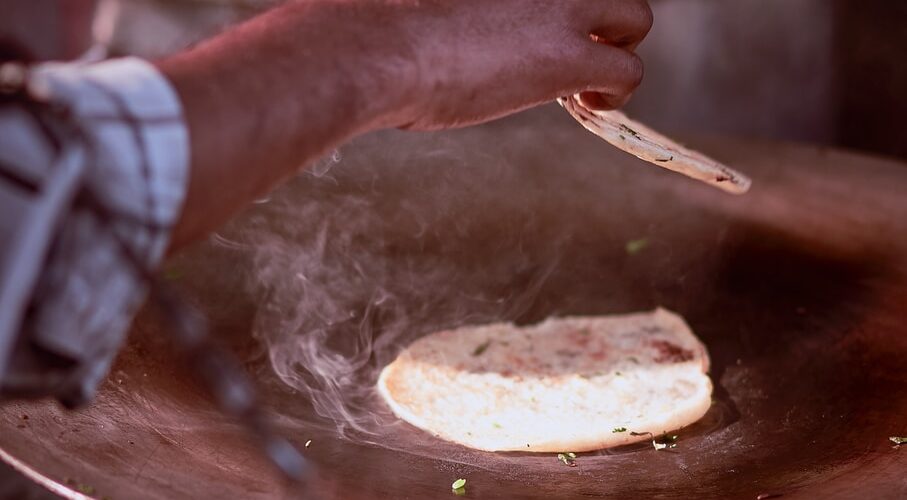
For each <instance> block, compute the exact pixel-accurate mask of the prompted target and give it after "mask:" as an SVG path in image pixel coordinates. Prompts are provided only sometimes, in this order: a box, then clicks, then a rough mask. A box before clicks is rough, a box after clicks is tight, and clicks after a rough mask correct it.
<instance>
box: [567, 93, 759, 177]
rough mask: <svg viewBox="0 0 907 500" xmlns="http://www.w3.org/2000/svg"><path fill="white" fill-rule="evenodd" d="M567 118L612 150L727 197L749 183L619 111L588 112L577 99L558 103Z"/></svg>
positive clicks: (718, 164)
mask: <svg viewBox="0 0 907 500" xmlns="http://www.w3.org/2000/svg"><path fill="white" fill-rule="evenodd" d="M558 102H559V103H560V104H561V106H563V107H564V109H566V110H567V112H569V113H570V115H572V116H573V118H575V119H576V120H577V121H578V122H580V123H581V124H582V125H583V127H585V128H586V130H588V131H590V132H592V133H593V134H595V135H597V136H599V137H601V138H602V139H604V140H605V141H607V142H608V143H609V144H611V145H612V146H614V147H616V148H618V149H620V150H623V151H626V152H627V153H630V154H632V155H633V156H636V157H637V158H639V159H641V160H645V161H647V162H649V163H652V164H654V165H658V166H659V167H662V168H666V169H668V170H673V171H675V172H677V173H680V174H683V175H686V176H687V177H692V178H693V179H697V180H700V181H702V182H705V183H706V184H710V185H712V186H715V187H718V188H720V189H723V190H725V191H727V192H729V193H734V194H743V193H745V192H746V191H747V190H749V188H750V183H751V181H750V179H749V178H748V177H746V176H745V175H743V174H741V173H740V172H737V171H735V170H733V169H731V168H730V167H728V166H726V165H722V164H721V163H719V162H717V161H715V160H713V159H711V158H709V157H708V156H705V155H703V154H702V153H699V152H697V151H693V150H692V149H689V148H686V147H684V146H681V145H680V144H678V143H676V142H675V141H673V140H671V139H669V138H667V137H665V136H663V135H661V134H659V133H658V132H656V131H654V130H652V129H650V128H649V127H646V126H645V125H643V124H642V123H639V122H635V121H633V120H631V119H629V118H627V115H625V114H623V113H621V112H620V111H598V110H592V109H589V108H587V107H586V106H585V105H584V104H583V103H582V101H581V100H580V98H579V95H573V96H570V97H564V98H561V99H558Z"/></svg>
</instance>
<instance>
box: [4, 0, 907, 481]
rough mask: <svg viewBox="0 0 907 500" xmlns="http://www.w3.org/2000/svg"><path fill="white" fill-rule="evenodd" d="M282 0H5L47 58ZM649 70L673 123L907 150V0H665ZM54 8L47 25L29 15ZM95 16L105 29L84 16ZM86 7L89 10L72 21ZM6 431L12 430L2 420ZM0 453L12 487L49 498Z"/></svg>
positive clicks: (129, 43)
mask: <svg viewBox="0 0 907 500" xmlns="http://www.w3.org/2000/svg"><path fill="white" fill-rule="evenodd" d="M274 3H276V2H273V1H270V0H244V1H241V0H101V1H100V3H99V5H98V6H97V7H96V8H95V9H91V8H90V7H86V6H90V5H91V4H92V0H29V1H28V2H23V1H21V0H0V38H3V39H7V40H9V39H15V40H20V41H22V43H23V44H26V45H27V46H28V48H29V50H30V51H31V52H32V53H33V54H34V55H35V56H36V57H38V58H53V57H75V56H77V55H78V54H80V53H81V52H82V51H83V50H84V49H85V48H86V47H87V46H88V45H90V44H91V41H92V40H91V39H92V38H93V39H94V41H96V42H100V43H102V44H104V45H106V46H107V47H108V48H109V50H110V52H111V53H113V54H138V55H143V56H147V57H159V56H161V55H164V54H166V53H168V52H172V51H175V50H179V49H181V48H184V47H186V46H189V45H191V44H192V43H194V42H195V41H197V40H199V39H202V38H204V37H206V36H210V35H211V34H214V33H217V32H218V31H220V30H222V29H224V28H225V27H227V26H229V25H230V24H232V23H235V22H238V21H240V20H242V19H244V18H246V17H249V16H251V15H253V14H254V13H255V12H258V11H260V10H262V9H265V8H267V7H268V6H269V5H273V4H274ZM652 4H653V8H654V10H655V16H656V21H655V26H654V28H653V30H652V33H651V34H650V36H649V38H648V39H647V41H646V42H644V43H643V45H642V46H641V48H640V51H641V53H642V55H643V57H644V59H645V61H646V68H647V76H646V79H645V82H644V83H643V85H642V87H641V88H640V90H639V91H638V93H637V94H636V96H635V97H634V99H633V101H632V102H631V104H630V105H629V111H630V112H631V113H632V114H633V115H635V117H637V118H640V119H642V120H643V121H646V122H649V123H650V124H651V125H653V126H655V127H657V128H662V129H664V130H665V131H667V132H673V133H680V134H683V133H685V132H696V133H710V134H718V135H733V136H743V137H758V138H769V139H777V140H785V141H799V142H808V143H814V144H821V145H828V146H836V147H843V148H851V149H856V150H861V151H864V152H870V153H875V154H882V155H888V156H894V157H899V158H902V159H907V123H905V122H907V56H905V54H907V0H652ZM36 9H37V10H40V12H41V13H42V19H41V23H40V25H33V23H32V22H29V23H25V22H21V21H19V19H23V18H24V17H25V14H26V13H27V12H26V11H31V12H34V10H36ZM86 16H89V17H92V18H93V19H94V29H93V35H90V36H86V34H83V33H81V32H80V31H79V30H76V29H73V28H72V26H74V25H75V24H78V19H79V18H84V17H86ZM65 19H69V20H72V19H76V23H75V24H73V23H71V22H65V21H64V20H65ZM0 432H3V430H2V429H0ZM47 496H49V493H44V492H43V491H42V490H38V489H35V488H31V487H28V486H26V485H24V484H23V483H22V482H21V481H19V480H16V479H15V478H14V475H13V474H12V473H11V472H10V471H9V470H8V469H6V468H5V467H4V466H2V465H0V498H44V497H47Z"/></svg>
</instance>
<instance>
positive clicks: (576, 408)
mask: <svg viewBox="0 0 907 500" xmlns="http://www.w3.org/2000/svg"><path fill="white" fill-rule="evenodd" d="M708 368H709V358H708V354H707V353H706V350H705V347H704V346H703V345H702V343H701V342H700V341H699V340H698V339H697V338H696V337H695V336H694V335H693V333H692V332H691V331H690V329H689V328H688V327H687V325H686V323H685V322H684V321H683V319H682V318H680V317H679V316H677V315H676V314H673V313H671V312H668V311H666V310H663V309H658V310H656V311H654V312H651V313H640V314H629V315H622V316H604V317H570V318H559V319H549V320H547V321H545V322H543V323H540V324H538V325H534V326H528V327H517V326H514V325H512V324H509V323H497V324H490V325H484V326H475V327H465V328H459V329H456V330H448V331H443V332H438V333H434V334H431V335H428V336H426V337H423V338H421V339H419V340H417V341H416V342H414V343H413V344H412V345H410V346H409V347H408V348H406V349H405V350H404V351H403V352H402V353H400V355H399V356H398V357H397V359H396V360H395V361H394V362H392V363H391V364H389V365H388V366H386V367H385V368H384V370H383V371H382V372H381V375H380V377H379V380H378V391H379V392H380V394H381V395H382V397H383V398H384V400H385V401H386V402H387V404H388V405H389V406H390V408H391V409H392V410H393V411H394V413H395V414H396V415H397V416H399V417H400V418H402V419H403V420H406V421H407V422H409V423H411V424H413V425H415V426H416V427H419V428H421V429H423V430H426V431H428V432H431V433H433V434H435V435H437V436H439V437H441V438H443V439H447V440H450V441H454V442H457V443H460V444H463V445H465V446H469V447H472V448H477V449H481V450H489V451H505V450H510V451H530V452H551V451H563V450H570V451H588V450H595V449H600V448H606V447H610V446H617V445H622V444H627V443H632V442H635V441H642V440H648V439H652V437H653V436H652V435H656V436H657V435H659V434H662V433H663V432H665V431H670V430H675V429H678V428H680V427H683V426H686V425H689V424H691V423H693V422H695V421H696V420H698V419H699V418H701V417H702V416H703V415H704V414H705V413H706V411H707V410H708V408H709V406H710V404H711V392H712V384H711V381H710V380H709V377H708V376H707V375H706V372H707V371H708ZM648 433H651V435H650V434H648Z"/></svg>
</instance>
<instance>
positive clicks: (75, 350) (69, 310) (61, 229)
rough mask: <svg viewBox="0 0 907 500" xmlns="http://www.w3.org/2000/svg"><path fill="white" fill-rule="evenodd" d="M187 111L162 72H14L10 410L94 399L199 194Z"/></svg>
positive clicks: (0, 237)
mask: <svg viewBox="0 0 907 500" xmlns="http://www.w3.org/2000/svg"><path fill="white" fill-rule="evenodd" d="M188 158H189V143H188V133H187V130H186V126H185V124H184V122H183V119H182V112H181V107H180V103H179V100H178V98H177V95H176V93H175V92H174V90H173V88H172V87H171V86H170V84H169V82H167V80H166V79H165V78H164V77H163V76H162V75H161V74H160V73H159V72H158V71H157V69H156V68H155V67H154V66H152V65H151V64H149V63H147V62H145V61H143V60H140V59H136V58H126V59H117V60H110V61H106V62H101V63H97V64H80V63H45V64H41V65H37V66H32V67H25V66H22V65H19V64H17V63H7V64H5V65H3V66H0V399H2V398H9V397H43V396H55V397H57V398H58V399H60V400H61V401H62V402H63V403H64V404H67V405H70V406H75V405H78V404H81V403H84V402H86V401H88V400H90V399H91V398H92V396H93V395H94V392H95V389H96V387H97V385H98V384H99V383H100V381H101V380H103V378H104V376H105V375H106V373H107V371H108V369H109V367H110V364H111V362H112V360H113V357H114V355H115V354H116V352H117V350H118V349H119V347H120V346H121V345H122V342H123V339H124V336H125V334H126V331H127V329H128V326H129V323H130V321H131V319H132V317H133V315H134V313H135V311H136V309H137V308H138V307H139V306H140V304H141V302H142V301H143V299H144V297H145V294H146V293H147V287H148V282H147V279H148V277H149V276H151V275H152V273H153V272H154V270H155V268H156V266H157V265H158V263H159V262H160V260H161V258H162V257H163V254H164V251H165V249H166V247H167V243H168V236H169V233H170V228H171V227H172V226H173V224H174V222H175V221H176V219H177V217H178V215H179V212H180V208H181V206H182V202H183V198H184V196H185V191H186V185H187V170H188Z"/></svg>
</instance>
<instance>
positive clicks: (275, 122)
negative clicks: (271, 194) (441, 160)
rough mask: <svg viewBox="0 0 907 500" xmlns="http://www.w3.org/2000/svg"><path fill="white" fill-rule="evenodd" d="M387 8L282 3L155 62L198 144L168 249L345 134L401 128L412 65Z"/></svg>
mask: <svg viewBox="0 0 907 500" xmlns="http://www.w3.org/2000/svg"><path fill="white" fill-rule="evenodd" d="M388 9H389V7H387V6H377V5H374V4H372V5H365V6H363V7H361V8H350V7H349V6H348V5H347V6H344V7H343V8H342V9H341V8H339V7H338V6H337V5H334V4H329V3H320V2H307V3H302V4H292V5H287V6H284V7H281V8H278V9H275V10H274V11H272V12H270V13H267V14H265V15H263V16H261V17H259V18H257V19H254V20H253V21H251V22H249V23H246V24H245V25H242V26H240V27H238V28H236V29H234V30H232V31H230V32H228V33H226V34H225V35H223V36H221V37H218V38H216V39H214V40H212V41H210V42H207V43H205V44H203V45H201V46H199V47H198V48H196V49H194V50H191V51H189V52H186V53H183V54H180V55H178V56H175V57H173V58H171V59H168V60H164V61H162V62H161V63H160V64H159V66H160V68H161V69H162V70H163V72H164V74H165V75H166V76H167V77H168V78H169V79H170V81H171V82H172V83H173V85H174V87H175V88H176V90H177V93H178V94H179V96H180V99H181V101H182V103H183V107H184V113H185V118H186V121H187V125H188V128H189V135H190V141H191V150H192V152H191V174H190V183H189V190H188V194H187V197H186V202H185V205H184V210H183V215H182V217H181V218H180V220H179V222H178V224H177V226H176V228H175V229H174V233H173V240H172V241H173V243H172V245H171V249H174V248H177V247H179V246H181V245H183V244H185V243H187V242H189V241H191V240H193V239H196V238H198V237H200V236H202V235H203V234H205V233H207V232H208V231H210V230H212V229H214V228H216V227H217V226H218V225H220V224H222V223H223V222H224V221H226V220H227V219H228V218H229V217H230V216H231V215H232V214H234V213H235V212H236V211H238V210H239V209H240V208H242V207H243V206H245V205H246V204H247V203H249V202H250V201H252V200H253V199H255V198H256V197H259V196H261V195H262V194H263V193H265V192H267V190H268V189H269V188H271V187H272V186H273V185H275V184H276V183H278V182H279V181H281V180H282V179H284V178H286V177H288V176H290V175H292V174H293V173H294V172H296V171H298V170H299V169H300V168H301V167H302V166H304V165H305V164H307V163H309V162H310V161H312V160H313V159H315V158H317V157H318V156H320V155H322V154H324V153H325V152H326V151H329V150H330V149H332V148H334V147H336V146H337V145H339V144H340V143H341V142H343V141H344V140H346V139H349V138H350V137H352V136H354V135H356V134H359V133H363V132H366V131H369V130H373V129H376V128H380V127H382V126H385V125H399V124H397V123H393V120H394V118H393V116H394V115H393V113H394V112H395V111H396V110H399V109H400V108H401V107H402V106H403V102H404V99H405V97H406V93H407V91H408V90H409V89H408V85H409V83H408V82H411V81H413V80H414V76H413V72H414V65H412V64H411V62H410V61H411V59H410V58H408V57H407V55H406V51H407V50H408V48H407V46H406V41H405V40H403V39H402V38H395V37H394V36H393V30H391V29H388V28H390V26H389V25H388V23H389V22H390V20H391V19H393V16H392V15H390V14H385V12H382V11H387V10H388ZM382 16H386V17H385V18H384V19H382ZM381 23H383V25H382V24H381ZM379 26H380V27H381V29H379V28H378V27H379ZM368 35H371V36H369V37H368V38H366V36H368Z"/></svg>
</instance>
